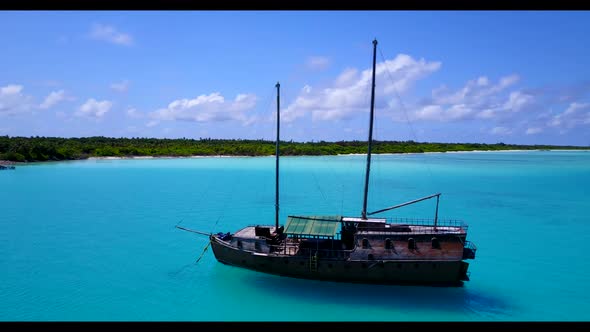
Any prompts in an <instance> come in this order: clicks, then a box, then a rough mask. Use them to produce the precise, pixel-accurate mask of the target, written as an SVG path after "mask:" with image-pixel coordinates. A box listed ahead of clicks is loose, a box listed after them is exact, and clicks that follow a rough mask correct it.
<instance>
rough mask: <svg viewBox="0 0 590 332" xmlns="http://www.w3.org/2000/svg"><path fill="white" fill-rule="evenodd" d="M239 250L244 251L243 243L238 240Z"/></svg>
mask: <svg viewBox="0 0 590 332" xmlns="http://www.w3.org/2000/svg"><path fill="white" fill-rule="evenodd" d="M238 248H239V249H242V241H240V240H238Z"/></svg>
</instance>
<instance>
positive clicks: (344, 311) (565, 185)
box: [0, 151, 590, 321]
mask: <svg viewBox="0 0 590 332" xmlns="http://www.w3.org/2000/svg"><path fill="white" fill-rule="evenodd" d="M374 161H375V162H374V163H373V167H372V173H371V175H372V178H371V188H370V195H369V210H376V209H379V208H383V207H386V206H390V205H394V204H397V203H402V202H405V201H407V200H411V199H415V198H419V197H423V196H426V195H429V194H432V193H436V192H442V193H443V195H442V196H441V205H440V211H439V215H440V217H441V218H453V219H454V218H456V219H463V220H464V221H466V222H467V223H468V224H469V225H470V228H469V235H468V239H470V240H472V241H474V242H475V243H476V244H477V246H478V251H477V258H476V259H475V260H472V261H470V263H471V266H470V271H471V281H469V282H466V283H465V286H464V287H460V288H435V287H419V286H381V285H359V284H340V283H331V282H318V281H309V280H299V279H291V278H284V277H278V276H272V275H266V274H262V273H257V272H252V271H248V270H242V269H239V268H234V267H229V266H225V265H223V264H220V263H218V262H217V261H216V260H215V258H214V257H213V253H212V252H211V250H209V251H207V252H205V254H204V256H203V257H202V259H201V260H200V261H199V262H198V263H196V260H197V258H198V257H199V256H200V255H201V253H202V251H203V248H204V247H205V246H206V244H207V239H206V238H205V237H202V236H198V235H195V234H192V233H188V232H183V231H181V230H178V229H176V228H175V227H174V226H175V225H176V224H178V223H179V222H180V225H182V226H184V227H189V228H192V229H197V230H202V231H205V232H210V231H214V232H217V231H223V232H227V231H232V232H233V231H235V230H238V229H239V228H241V227H243V226H245V225H248V224H272V223H273V222H274V158H273V157H263V158H189V159H148V160H86V161H75V162H59V163H40V164H31V165H27V166H20V167H17V169H16V170H15V171H3V172H0V271H1V272H2V279H1V281H2V282H1V283H0V320H2V321H15V320H16V321H38V320H43V321H54V320H59V321H87V320H92V321H101V320H113V321H120V320H140V321H143V320H150V321H153V320H157V321H159V320H164V321H168V320H190V321H270V320H288V321H325V320H328V321H343V320H354V321H357V320H370V321H447V320H451V321H471V320H484V321H521V320H530V321H546V320H560V321H561V320H563V321H580V320H582V321H588V320H590V313H589V312H588V308H589V307H590V291H589V288H588V285H589V284H590V263H589V260H588V258H587V252H588V250H587V249H588V246H589V245H590V218H589V216H590V213H589V208H590V189H589V188H590V152H555V151H531V152H494V153H487V152H486V153H444V154H425V155H378V156H374ZM364 162H365V157H364V156H331V157H285V158H282V159H281V176H282V182H281V220H283V221H284V220H285V219H286V216H287V215H288V214H324V215H325V214H344V215H358V214H359V213H360V210H361V208H362V193H361V191H362V186H363V179H364ZM393 212H395V213H393ZM433 213H434V202H433V201H425V202H421V203H418V204H416V205H414V206H409V207H407V208H402V209H399V210H395V211H392V212H389V213H386V214H385V215H386V216H401V217H424V218H430V217H432V215H433Z"/></svg>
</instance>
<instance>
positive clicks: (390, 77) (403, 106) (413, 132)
mask: <svg viewBox="0 0 590 332" xmlns="http://www.w3.org/2000/svg"><path fill="white" fill-rule="evenodd" d="M379 54H380V55H381V60H383V65H384V66H385V69H387V74H388V76H389V79H390V80H391V84H392V86H393V91H394V92H395V96H396V97H397V99H398V100H399V103H400V106H401V109H402V111H403V112H404V116H405V118H406V124H407V125H408V126H409V127H410V132H411V134H412V138H413V139H414V142H418V141H419V140H418V138H417V135H416V132H415V131H414V126H413V125H412V122H411V121H410V118H409V117H408V112H407V111H406V107H405V105H404V102H403V101H402V98H401V96H400V94H399V93H398V92H397V90H396V89H395V81H394V80H393V77H392V75H391V72H390V71H389V67H387V64H386V61H385V57H384V56H383V52H381V48H379ZM424 161H425V164H426V168H427V170H428V174H429V176H430V180H431V181H432V179H433V178H434V176H433V175H432V170H431V169H430V164H429V162H428V158H424ZM432 182H434V181H432Z"/></svg>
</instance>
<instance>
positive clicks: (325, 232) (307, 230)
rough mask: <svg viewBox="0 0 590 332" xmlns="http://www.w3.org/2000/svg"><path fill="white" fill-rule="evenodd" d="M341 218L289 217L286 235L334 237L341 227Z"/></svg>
mask: <svg viewBox="0 0 590 332" xmlns="http://www.w3.org/2000/svg"><path fill="white" fill-rule="evenodd" d="M341 220H342V217H340V216H327V217H323V216H305V217H296V216H289V217H287V226H286V227H285V234H289V235H299V236H321V237H334V236H335V235H336V233H337V232H338V227H339V226H340V221H341Z"/></svg>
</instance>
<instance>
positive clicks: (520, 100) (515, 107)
mask: <svg viewBox="0 0 590 332" xmlns="http://www.w3.org/2000/svg"><path fill="white" fill-rule="evenodd" d="M532 103H533V96H531V95H528V94H525V93H522V92H521V91H514V92H511V93H510V97H509V98H508V101H507V102H506V103H505V104H504V109H507V110H511V111H514V112H519V111H522V110H523V109H525V108H526V107H528V106H530V105H532Z"/></svg>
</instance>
